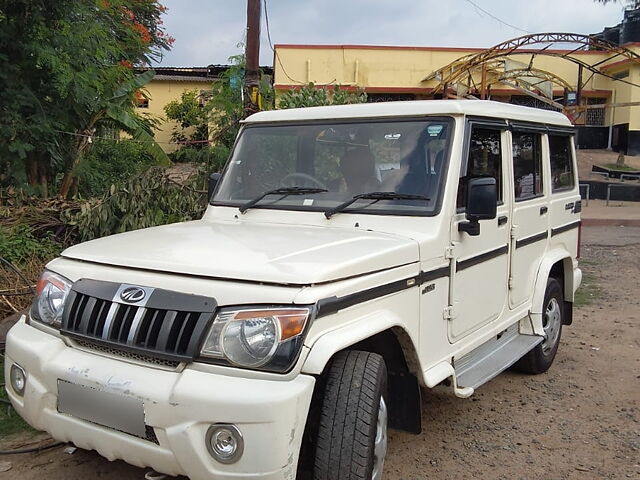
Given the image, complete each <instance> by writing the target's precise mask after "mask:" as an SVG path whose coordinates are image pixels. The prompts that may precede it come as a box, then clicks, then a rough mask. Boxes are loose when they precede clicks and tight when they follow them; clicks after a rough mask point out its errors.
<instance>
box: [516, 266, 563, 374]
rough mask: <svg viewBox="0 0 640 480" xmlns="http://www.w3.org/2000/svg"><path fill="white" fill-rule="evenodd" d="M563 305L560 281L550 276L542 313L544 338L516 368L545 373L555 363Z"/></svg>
mask: <svg viewBox="0 0 640 480" xmlns="http://www.w3.org/2000/svg"><path fill="white" fill-rule="evenodd" d="M563 305H564V296H563V294H562V287H561V286H560V282H558V280H556V279H555V278H549V279H548V280H547V290H546V292H545V295H544V310H543V313H542V326H543V328H544V340H543V341H542V342H541V343H540V344H538V346H536V347H535V348H534V349H533V350H531V351H530V352H529V353H527V354H526V355H525V356H524V357H522V358H521V359H520V360H519V361H518V363H517V364H516V368H517V369H518V370H520V371H521V372H524V373H531V374H538V373H544V372H546V371H547V370H548V369H549V367H550V366H551V364H552V363H553V360H554V358H555V356H556V353H557V352H558V346H559V345H560V335H561V333H562V307H563Z"/></svg>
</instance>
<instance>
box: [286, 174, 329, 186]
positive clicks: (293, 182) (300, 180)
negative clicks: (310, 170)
mask: <svg viewBox="0 0 640 480" xmlns="http://www.w3.org/2000/svg"><path fill="white" fill-rule="evenodd" d="M280 185H281V186H283V187H318V188H325V189H326V188H327V186H326V185H325V184H324V183H322V182H321V181H320V180H318V179H317V178H315V177H312V176H311V175H308V174H306V173H300V172H294V173H290V174H289V175H286V176H285V177H283V178H282V180H280Z"/></svg>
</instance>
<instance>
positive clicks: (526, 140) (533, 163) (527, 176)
mask: <svg viewBox="0 0 640 480" xmlns="http://www.w3.org/2000/svg"><path fill="white" fill-rule="evenodd" d="M512 138H513V142H512V149H513V187H514V191H515V194H516V201H520V200H526V199H529V198H534V197H538V196H540V195H542V150H541V148H540V134H537V133H523V132H513V135H512Z"/></svg>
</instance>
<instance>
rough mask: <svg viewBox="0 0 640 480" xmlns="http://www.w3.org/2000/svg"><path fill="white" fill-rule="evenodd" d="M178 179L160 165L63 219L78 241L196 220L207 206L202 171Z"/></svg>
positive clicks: (114, 188) (84, 204)
mask: <svg viewBox="0 0 640 480" xmlns="http://www.w3.org/2000/svg"><path fill="white" fill-rule="evenodd" d="M197 173H198V174H196V175H191V176H190V177H189V178H188V179H186V180H182V181H180V182H178V181H176V180H173V179H171V178H170V177H169V176H167V174H166V171H165V170H164V169H161V168H159V167H156V168H151V169H149V170H148V171H146V172H144V173H143V174H141V175H137V176H135V177H132V178H131V179H129V181H128V182H126V183H124V184H122V185H120V186H115V185H113V186H112V187H111V189H110V191H109V193H108V194H106V195H104V196H103V197H102V198H98V199H92V200H89V201H87V202H85V203H83V204H81V205H80V209H79V210H77V211H72V212H67V214H66V216H65V220H66V222H67V223H68V224H69V225H72V226H74V227H75V228H76V229H77V235H78V237H79V238H78V239H79V240H80V241H85V240H91V239H93V238H98V237H103V236H105V235H111V234H114V233H121V232H126V231H129V230H136V229H139V228H146V227H153V226H156V225H163V224H166V223H173V222H183V221H188V220H195V219H198V218H200V217H201V216H202V213H203V212H204V209H205V207H206V197H207V192H206V186H205V185H204V176H205V175H204V170H203V171H202V172H200V171H199V172H197Z"/></svg>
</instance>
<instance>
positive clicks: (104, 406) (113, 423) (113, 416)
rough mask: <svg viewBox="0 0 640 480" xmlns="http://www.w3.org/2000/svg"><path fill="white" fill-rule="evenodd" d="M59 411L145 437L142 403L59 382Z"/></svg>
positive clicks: (121, 396) (101, 391) (62, 381)
mask: <svg viewBox="0 0 640 480" xmlns="http://www.w3.org/2000/svg"><path fill="white" fill-rule="evenodd" d="M58 412H60V413H64V414H67V415H71V416H73V417H76V418H80V419H82V420H87V421H89V422H93V423H97V424H98V425H102V426H104V427H109V428H113V429H114V430H119V431H121V432H125V433H129V434H131V435H135V436H136V437H142V438H144V437H145V434H146V427H145V423H144V405H143V404H142V401H141V400H138V399H136V398H131V397H125V396H124V395H118V394H116V393H111V392H105V391H103V390H98V389H95V388H91V387H85V386H83V385H76V384H75V383H70V382H66V381H64V380H58Z"/></svg>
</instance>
